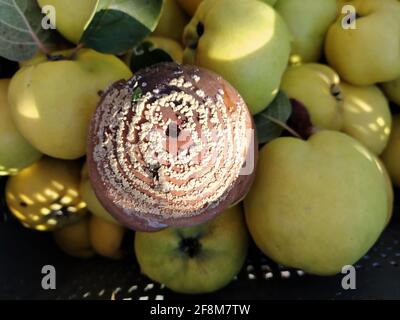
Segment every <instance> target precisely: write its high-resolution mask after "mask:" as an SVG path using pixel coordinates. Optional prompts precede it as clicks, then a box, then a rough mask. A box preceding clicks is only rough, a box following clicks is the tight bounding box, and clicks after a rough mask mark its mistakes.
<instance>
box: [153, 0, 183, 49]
mask: <svg viewBox="0 0 400 320" xmlns="http://www.w3.org/2000/svg"><path fill="white" fill-rule="evenodd" d="M188 21H189V19H188V17H187V16H186V14H185V12H184V11H183V10H182V9H181V7H180V6H179V5H178V3H177V2H176V0H164V1H163V6H162V10H161V16H160V20H159V21H158V25H157V27H156V29H155V30H154V31H153V35H155V36H159V37H165V38H170V39H173V40H175V41H177V42H179V43H181V42H182V35H183V29H184V28H185V26H186V25H187V23H188Z"/></svg>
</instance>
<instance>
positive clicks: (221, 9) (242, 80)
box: [183, 0, 290, 114]
mask: <svg viewBox="0 0 400 320" xmlns="http://www.w3.org/2000/svg"><path fill="white" fill-rule="evenodd" d="M243 12H246V14H243ZM199 22H201V23H202V24H203V25H204V34H203V35H202V36H201V37H199V35H198V34H197V25H198V24H199ZM197 42H198V45H197V49H192V48H191V46H192V47H193V45H194V44H195V43H197ZM184 46H185V50H184V56H183V62H184V63H188V64H194V65H198V66H200V67H204V68H207V69H210V70H212V71H214V72H216V73H218V74H220V75H221V76H222V77H224V78H225V79H226V80H227V81H228V82H230V83H231V84H232V85H233V86H234V87H235V88H236V89H237V90H238V91H239V93H240V94H241V95H242V97H243V98H244V100H245V101H246V103H247V105H248V107H249V109H250V111H251V112H252V113H253V114H256V113H258V112H260V111H262V110H263V109H265V108H266V107H267V106H268V105H269V104H270V102H271V101H272V100H273V98H274V97H275V96H276V94H277V92H278V90H279V85H280V82H281V77H282V75H283V72H284V71H285V69H286V67H287V64H288V59H289V53H290V34H289V31H288V28H287V27H286V24H285V22H284V21H283V20H282V18H281V17H280V16H279V15H278V14H277V13H276V12H275V10H273V9H272V8H271V7H270V6H269V5H265V4H264V3H262V2H261V1H257V0H247V1H242V0H219V1H215V0H205V1H203V2H202V3H201V4H200V6H199V7H198V9H197V11H196V14H195V16H194V17H193V18H192V20H191V21H190V23H189V24H188V25H187V26H186V28H185V32H184Z"/></svg>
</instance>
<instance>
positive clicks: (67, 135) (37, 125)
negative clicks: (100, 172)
mask: <svg viewBox="0 0 400 320" xmlns="http://www.w3.org/2000/svg"><path fill="white" fill-rule="evenodd" d="M63 54H65V55H68V54H70V52H68V51H67V52H63ZM130 76H131V71H130V70H129V68H128V67H127V66H126V65H125V64H124V63H123V62H122V61H121V60H120V59H118V58H117V57H115V56H112V55H106V54H101V53H98V52H96V51H94V50H91V49H82V50H80V51H79V52H78V54H77V55H76V58H75V60H60V61H47V60H46V61H45V62H42V63H40V62H39V63H38V64H36V65H31V66H26V67H23V68H21V69H20V70H19V71H18V72H17V73H16V74H15V75H14V77H13V78H12V80H11V83H10V88H9V92H8V98H9V102H10V111H11V115H12V118H13V120H14V122H15V124H16V126H17V128H18V129H19V131H20V132H21V134H22V135H23V136H24V137H25V139H27V140H28V141H29V142H30V143H31V144H32V145H33V146H34V147H35V148H36V149H38V150H39V151H41V152H42V153H44V154H47V155H49V156H51V157H54V158H60V159H66V160H72V159H77V158H80V157H82V156H84V155H85V153H86V140H87V139H86V138H87V133H88V130H89V124H90V119H91V116H92V113H93V112H94V110H95V108H96V106H97V103H98V102H99V100H100V96H99V92H100V91H102V90H104V89H106V88H107V86H109V85H111V84H112V83H114V82H115V81H118V80H121V79H127V78H129V77H130Z"/></svg>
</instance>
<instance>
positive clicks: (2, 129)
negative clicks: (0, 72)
mask: <svg viewBox="0 0 400 320" xmlns="http://www.w3.org/2000/svg"><path fill="white" fill-rule="evenodd" d="M9 83H10V80H9V79H0V176H6V175H10V174H16V173H18V172H19V171H20V170H21V169H23V168H26V167H28V166H30V165H31V164H32V163H34V162H35V161H37V160H39V159H40V157H41V156H42V154H41V153H40V152H39V151H37V150H36V149H35V148H34V147H32V146H31V145H30V144H29V142H28V141H26V139H25V138H24V137H23V136H22V135H21V134H20V133H19V131H18V130H17V128H16V127H15V125H14V123H13V121H12V119H11V115H10V112H9V106H8V98H7V92H8V86H9Z"/></svg>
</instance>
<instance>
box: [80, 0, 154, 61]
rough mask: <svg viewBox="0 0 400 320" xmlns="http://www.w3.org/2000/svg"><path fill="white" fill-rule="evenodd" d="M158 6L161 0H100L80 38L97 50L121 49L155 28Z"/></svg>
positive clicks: (126, 49) (130, 46)
mask: <svg viewBox="0 0 400 320" xmlns="http://www.w3.org/2000/svg"><path fill="white" fill-rule="evenodd" d="M161 7H162V0H100V1H99V5H98V7H97V12H96V14H95V16H94V17H93V19H92V21H91V22H90V23H89V25H88V27H87V28H86V30H85V32H84V33H83V35H82V38H81V40H80V42H81V43H84V44H85V45H86V46H87V47H89V48H92V49H95V50H97V51H100V52H104V53H112V54H121V53H124V52H126V51H128V50H129V49H130V48H133V47H135V46H136V45H138V44H139V43H140V42H141V41H143V39H144V38H145V37H146V36H148V35H149V34H150V32H152V31H153V30H154V29H155V28H156V26H157V23H158V20H159V18H160V14H161Z"/></svg>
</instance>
